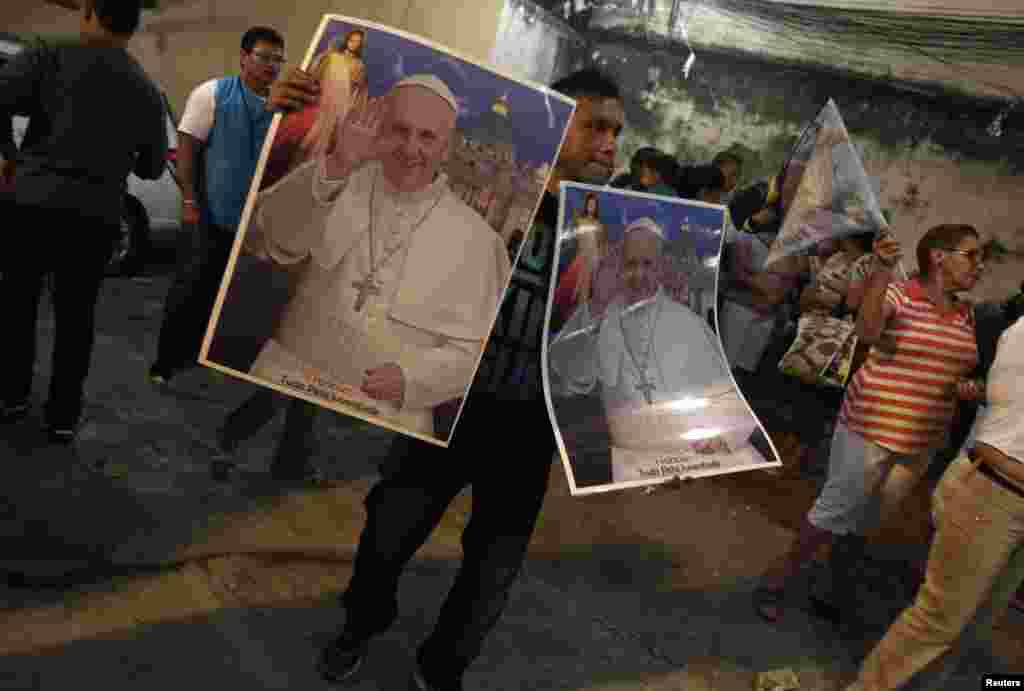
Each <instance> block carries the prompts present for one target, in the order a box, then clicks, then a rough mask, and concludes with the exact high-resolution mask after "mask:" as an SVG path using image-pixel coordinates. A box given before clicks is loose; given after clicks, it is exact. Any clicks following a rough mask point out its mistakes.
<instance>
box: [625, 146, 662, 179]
mask: <svg viewBox="0 0 1024 691" xmlns="http://www.w3.org/2000/svg"><path fill="white" fill-rule="evenodd" d="M662 156H664V154H663V153H662V152H661V150H660V149H655V148H654V147H653V146H642V147H640V148H639V149H637V150H636V153H635V154H633V158H631V159H629V167H630V169H631V170H632V171H633V172H634V173H639V172H640V168H641V167H642V166H652V167H654V166H655V164H656V161H657V160H658V159H659V158H661V157H662Z"/></svg>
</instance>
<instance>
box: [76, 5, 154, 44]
mask: <svg viewBox="0 0 1024 691" xmlns="http://www.w3.org/2000/svg"><path fill="white" fill-rule="evenodd" d="M85 7H86V8H87V9H89V10H91V11H92V12H94V13H95V14H96V17H97V18H98V19H99V20H100V25H101V26H102V27H103V28H104V29H106V30H107V31H109V32H110V33H112V34H117V35H119V36H131V35H132V34H134V33H135V32H136V31H138V29H139V24H140V23H141V22H142V0H86V4H85Z"/></svg>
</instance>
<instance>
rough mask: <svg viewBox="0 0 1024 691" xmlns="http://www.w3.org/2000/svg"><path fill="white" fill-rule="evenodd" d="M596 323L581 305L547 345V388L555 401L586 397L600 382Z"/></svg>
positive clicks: (588, 309)
mask: <svg viewBox="0 0 1024 691" xmlns="http://www.w3.org/2000/svg"><path fill="white" fill-rule="evenodd" d="M599 326H600V324H599V323H594V320H593V318H592V317H591V316H590V306H589V304H588V303H586V302H584V303H583V304H581V305H580V306H579V307H577V308H576V311H575V312H574V313H573V315H572V316H571V317H570V318H569V321H567V322H566V323H565V325H564V326H563V327H562V330H561V331H560V332H559V333H558V335H557V336H554V337H553V338H552V339H551V341H550V342H549V343H548V361H547V363H546V366H547V367H548V373H549V374H550V375H551V376H549V377H548V384H549V387H550V392H551V395H552V396H554V397H557V398H564V397H568V396H581V395H587V394H589V393H591V392H592V391H594V389H595V388H596V387H597V382H598V380H599V379H600V372H599V369H600V368H599V366H598V341H599V338H600V329H599V328H598V327H599Z"/></svg>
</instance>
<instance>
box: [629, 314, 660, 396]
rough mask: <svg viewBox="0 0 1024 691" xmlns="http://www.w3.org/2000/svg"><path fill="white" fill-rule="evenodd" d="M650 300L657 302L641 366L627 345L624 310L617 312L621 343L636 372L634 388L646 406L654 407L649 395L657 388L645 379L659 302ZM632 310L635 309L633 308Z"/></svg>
mask: <svg viewBox="0 0 1024 691" xmlns="http://www.w3.org/2000/svg"><path fill="white" fill-rule="evenodd" d="M652 299H653V300H655V301H657V305H658V307H657V310H656V311H655V313H654V319H652V320H651V324H650V327H649V331H650V333H649V334H648V339H647V350H646V352H645V353H644V359H643V364H641V362H640V360H639V359H638V358H637V356H636V354H635V353H634V352H633V348H632V347H631V346H630V345H629V336H628V335H627V334H626V325H625V323H624V322H623V315H624V313H625V310H623V311H622V312H619V329H620V330H621V331H622V342H623V343H624V344H625V346H626V352H627V353H628V354H629V359H630V360H632V361H633V367H634V368H635V369H636V372H637V380H636V388H637V389H638V390H639V391H640V392H641V393H643V395H644V400H646V401H647V405H654V398H653V397H652V396H651V394H652V393H653V391H654V389H655V388H657V387H655V385H654V382H652V381H651V380H650V379H648V378H647V368H648V367H647V366H648V363H649V362H650V361H651V352H652V351H653V350H654V331H655V328H656V327H657V326H658V319H659V318H660V317H661V301H660V300H658V297H657V296H655V297H654V298H652ZM633 309H636V308H635V307H634V308H633Z"/></svg>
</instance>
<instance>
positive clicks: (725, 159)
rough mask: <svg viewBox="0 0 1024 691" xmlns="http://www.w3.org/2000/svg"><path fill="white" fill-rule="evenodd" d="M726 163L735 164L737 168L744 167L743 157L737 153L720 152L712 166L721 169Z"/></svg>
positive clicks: (713, 160)
mask: <svg viewBox="0 0 1024 691" xmlns="http://www.w3.org/2000/svg"><path fill="white" fill-rule="evenodd" d="M726 163H735V164H736V167H737V168H742V167H743V157H742V156H740V155H739V154H738V153H736V152H735V151H720V152H719V153H718V154H716V155H715V157H714V159H712V161H711V165H713V166H718V167H721V166H723V165H725V164H726Z"/></svg>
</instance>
